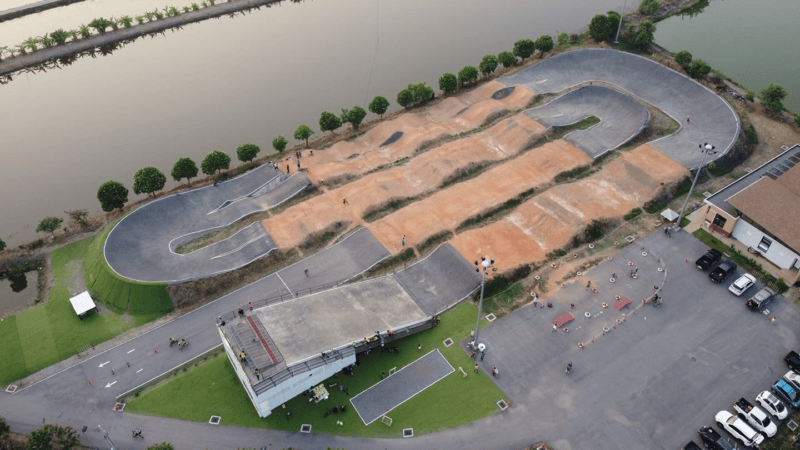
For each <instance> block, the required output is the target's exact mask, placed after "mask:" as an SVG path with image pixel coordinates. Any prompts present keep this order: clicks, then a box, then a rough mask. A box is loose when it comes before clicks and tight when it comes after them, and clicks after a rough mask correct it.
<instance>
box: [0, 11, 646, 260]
mask: <svg viewBox="0 0 800 450" xmlns="http://www.w3.org/2000/svg"><path fill="white" fill-rule="evenodd" d="M103 1H113V2H116V0H97V3H100V2H103ZM148 1H149V0H148ZM174 1H178V0H174ZM91 3H95V2H85V4H87V5H89V4H91ZM120 3H125V4H131V5H133V4H134V3H135V1H126V2H120ZM162 3H163V2H162ZM168 3H170V2H168ZM188 3H190V2H188ZM621 3H622V2H621V1H620V0H591V1H589V2H587V1H585V0H535V1H532V0H498V1H495V2H491V4H487V3H486V2H485V1H482V0H438V1H435V2H430V1H425V0H404V1H402V2H398V1H379V0H317V1H306V2H303V3H298V4H295V3H289V2H284V3H283V4H281V5H280V6H277V7H272V8H269V9H268V8H262V9H261V10H258V11H253V12H252V13H251V14H248V15H238V16H236V17H235V18H228V17H223V18H220V19H213V20H208V21H205V22H202V23H198V24H193V25H188V26H185V27H183V29H182V30H179V31H176V32H167V33H166V34H165V35H164V36H158V37H156V38H153V39H150V38H145V39H140V40H138V41H136V42H135V43H133V44H130V45H127V46H125V47H124V48H122V49H120V50H118V51H116V52H114V54H113V55H110V56H106V57H97V58H82V59H80V60H78V61H77V62H76V63H75V64H73V65H72V66H70V67H67V68H64V69H63V70H51V71H48V72H47V73H38V74H24V75H19V76H17V77H16V78H15V80H14V81H13V82H11V83H9V84H7V85H4V86H0V104H2V108H3V111H4V113H5V114H4V120H3V121H0V127H2V136H3V145H2V148H0V156H2V159H3V161H4V163H3V164H0V192H2V193H3V195H2V196H0V212H2V213H1V214H0V237H2V238H3V239H4V240H5V241H6V242H7V243H8V244H9V245H16V244H19V243H22V242H24V241H26V240H29V239H31V238H33V237H34V235H35V233H34V230H35V228H36V224H37V223H38V221H39V220H41V219H42V218H44V217H46V216H50V215H62V216H64V217H65V216H66V215H64V214H63V213H62V212H63V211H66V210H70V209H77V208H89V209H90V210H91V211H92V212H97V211H99V204H98V202H97V200H96V198H95V195H96V192H97V188H98V186H99V185H100V184H101V183H103V182H104V181H107V180H117V181H120V182H123V183H124V184H125V185H126V186H127V187H128V188H129V189H130V188H131V186H132V177H133V174H134V172H135V171H136V170H138V169H139V168H141V167H145V166H150V165H152V166H156V167H158V168H159V169H161V171H163V172H164V173H165V174H167V177H168V178H169V172H170V170H171V168H172V165H173V164H174V163H175V161H176V160H177V159H178V158H179V157H182V156H189V157H191V158H193V159H195V161H197V163H198V165H199V162H200V160H201V159H202V157H203V156H204V155H205V154H207V153H208V152H209V151H211V150H213V149H218V150H223V151H225V152H227V153H228V154H229V155H231V156H232V158H233V159H234V160H235V148H236V147H237V146H238V145H240V144H242V143H245V142H253V143H256V144H258V145H260V146H261V147H262V149H268V148H270V142H271V141H272V139H273V138H274V137H275V136H277V135H279V134H282V135H284V136H286V137H287V138H289V140H290V142H292V143H294V140H293V139H292V138H291V135H292V133H293V131H294V129H295V128H296V127H297V126H298V125H299V124H302V123H306V124H308V125H310V126H311V127H312V128H313V129H315V130H317V131H316V133H317V135H319V133H320V132H319V131H318V120H319V114H320V112H322V111H324V110H329V111H333V112H338V111H339V110H340V109H341V108H342V107H352V106H354V105H361V106H364V107H366V106H367V103H368V102H369V100H370V99H372V97H374V96H375V95H383V96H385V97H387V98H388V99H389V100H390V101H391V102H392V103H395V101H394V99H395V97H396V94H397V92H398V91H399V90H400V89H402V88H403V87H405V85H406V84H408V83H410V82H418V81H426V82H427V83H428V84H430V85H432V86H436V80H437V79H438V77H439V75H441V74H442V73H444V72H447V71H450V72H457V71H458V70H459V69H460V68H461V67H463V66H464V65H467V64H472V65H477V63H478V62H479V61H480V58H481V57H482V56H483V55H485V54H488V53H492V54H497V53H499V52H500V51H502V50H511V48H512V47H513V43H514V41H516V40H518V39H520V38H523V37H529V38H534V39H535V38H537V37H539V36H541V35H543V34H550V35H553V36H555V35H556V34H558V33H560V32H562V31H567V32H575V31H578V30H581V29H585V28H586V26H587V24H588V23H589V20H590V19H591V17H592V16H594V15H595V14H598V13H605V12H606V11H608V10H611V9H617V10H619V8H620V7H621ZM628 3H629V4H628V7H629V8H630V7H631V5H630V3H631V2H628ZM76 5H80V3H79V4H75V5H72V6H68V7H65V8H58V9H56V10H51V11H47V12H43V13H39V14H37V15H34V16H30V18H36V17H44V16H45V15H46V14H50V13H56V14H62V15H63V14H67V11H68V10H69V8H73V7H75V6H76ZM162 6H163V5H162ZM175 6H180V5H178V4H177V3H176V4H175ZM132 8H133V6H132ZM138 9H139V8H136V11H138ZM145 9H146V8H145ZM131 14H135V12H132V13H131ZM48 17H49V16H48ZM30 18H28V19H30ZM92 18H94V17H89V18H76V17H71V18H69V20H68V21H69V23H68V24H65V25H64V26H65V27H69V26H74V25H75V24H76V23H77V24H81V23H86V22H88V21H90V20H91V19H92ZM76 19H77V20H76ZM22 20H27V19H22ZM47 20H48V21H47V22H46V27H45V29H44V30H42V32H44V31H48V30H50V28H54V26H55V22H52V21H51V20H50V19H47ZM65 20H66V19H65ZM0 45H2V44H0ZM393 106H395V107H396V105H393ZM170 183H172V182H171V181H170ZM132 198H133V193H132V192H131V199H132Z"/></svg>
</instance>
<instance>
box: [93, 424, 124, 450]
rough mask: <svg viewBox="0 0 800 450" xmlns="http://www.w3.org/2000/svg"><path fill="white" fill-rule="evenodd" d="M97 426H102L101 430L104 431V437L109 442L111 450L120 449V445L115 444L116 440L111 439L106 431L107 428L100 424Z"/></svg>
mask: <svg viewBox="0 0 800 450" xmlns="http://www.w3.org/2000/svg"><path fill="white" fill-rule="evenodd" d="M97 428H100V431H102V432H103V437H104V438H105V439H106V442H108V445H109V446H110V447H109V449H110V450H119V447H117V446H116V445H114V442H113V441H112V440H111V438H110V437H108V433H106V430H104V429H103V427H101V426H100V425H98V426H97Z"/></svg>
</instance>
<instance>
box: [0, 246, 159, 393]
mask: <svg viewBox="0 0 800 450" xmlns="http://www.w3.org/2000/svg"><path fill="white" fill-rule="evenodd" d="M104 235H105V233H104ZM100 242H102V238H101V237H99V236H98V237H90V238H87V239H83V240H81V241H78V242H74V243H72V244H69V245H67V246H65V247H62V248H60V249H58V250H55V251H54V252H53V254H52V265H53V285H52V287H51V289H50V295H49V299H48V301H47V303H44V304H40V305H37V306H34V307H32V308H29V309H27V310H25V311H23V312H21V313H19V314H17V315H15V316H12V317H8V318H6V319H5V320H3V321H2V322H0V342H2V343H3V345H1V346H0V361H2V364H0V385H3V386H4V385H6V384H8V383H11V382H13V381H15V380H18V379H20V378H23V377H25V376H27V375H29V374H31V373H34V372H37V371H39V370H42V369H44V368H46V367H48V366H50V365H53V364H56V363H58V362H59V361H62V360H64V359H66V358H69V357H70V356H73V355H75V353H76V351H77V350H78V349H79V348H81V347H83V346H85V345H89V344H91V345H97V344H98V343H100V342H103V341H107V340H109V339H111V338H113V337H114V336H116V335H118V334H120V333H122V332H124V331H126V330H129V329H131V328H134V327H137V326H140V325H142V324H145V323H147V322H150V321H151V320H153V319H155V318H156V317H158V316H160V315H161V314H162V312H157V311H147V312H144V311H143V310H145V309H147V308H146V307H145V308H143V307H141V306H138V304H139V302H133V303H136V304H137V307H135V308H134V307H132V308H131V313H130V314H121V313H118V312H114V311H111V310H109V309H107V308H105V307H104V306H103V305H100V314H92V315H90V316H88V317H86V318H84V319H83V320H80V319H78V317H77V316H76V315H75V311H73V309H72V305H71V304H70V303H69V299H70V297H72V296H73V295H74V294H77V293H79V292H81V291H82V290H83V288H84V283H83V280H84V267H85V265H86V266H87V267H88V263H89V262H94V266H97V267H101V266H98V262H97V261H96V260H95V259H96V252H97V250H96V249H97V248H98V247H99V248H100V249H101V250H100V251H101V252H102V245H101V244H100ZM102 265H103V266H105V267H106V268H107V267H108V266H107V265H106V264H105V261H103V264H102ZM97 267H95V268H94V270H95V272H93V273H94V274H95V278H96V277H97V274H99V273H100V272H101V271H102V269H98V268H97ZM86 276H87V278H88V273H87V274H86ZM117 285H119V286H121V285H122V283H118V282H116V281H115V283H112V284H106V285H102V286H99V287H98V289H99V290H100V292H105V290H106V288H107V286H108V287H112V286H117ZM122 290H123V289H122V288H121V287H120V288H119V291H120V292H121V291H122ZM162 290H163V287H162ZM133 291H134V295H131V294H130V293H131V289H130V288H128V289H127V292H128V294H127V297H126V300H125V302H127V301H128V300H127V299H129V298H138V297H137V296H139V295H148V294H150V293H151V291H150V290H149V289H144V290H140V289H139V288H136V289H133ZM109 292H113V289H112V290H111V291H109ZM105 298H106V301H109V302H110V304H122V303H123V302H122V301H119V300H117V299H116V298H114V297H113V294H112V295H111V296H109V295H106V296H105ZM145 303H147V302H145ZM126 304H127V303H126ZM145 306H147V304H145Z"/></svg>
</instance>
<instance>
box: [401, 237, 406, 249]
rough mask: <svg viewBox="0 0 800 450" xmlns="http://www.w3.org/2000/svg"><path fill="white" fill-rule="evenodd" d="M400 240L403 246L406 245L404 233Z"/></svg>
mask: <svg viewBox="0 0 800 450" xmlns="http://www.w3.org/2000/svg"><path fill="white" fill-rule="evenodd" d="M401 241H402V242H403V247H405V246H406V235H405V234H404V235H403V239H402V240H401Z"/></svg>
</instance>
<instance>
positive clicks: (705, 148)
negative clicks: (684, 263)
mask: <svg viewBox="0 0 800 450" xmlns="http://www.w3.org/2000/svg"><path fill="white" fill-rule="evenodd" d="M715 148H716V147H714V146H713V145H711V144H709V143H708V142H705V143H703V144H700V153H702V154H703V161H702V162H701V163H700V166H699V167H698V168H697V173H696V174H694V181H692V187H691V188H689V195H688V196H687V197H686V201H685V202H683V208H681V214H680V216H678V222H677V223H676V224H675V230H679V229H681V228H682V227H681V222H682V221H683V214H684V213H685V212H686V206H688V205H689V200H690V199H691V198H692V192H694V185H695V184H697V179H698V178H700V172H701V171H702V170H703V166H704V165H705V164H706V156H708V155H713V154H715V153H716V152H714V151H713V150H714V149H715Z"/></svg>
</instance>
